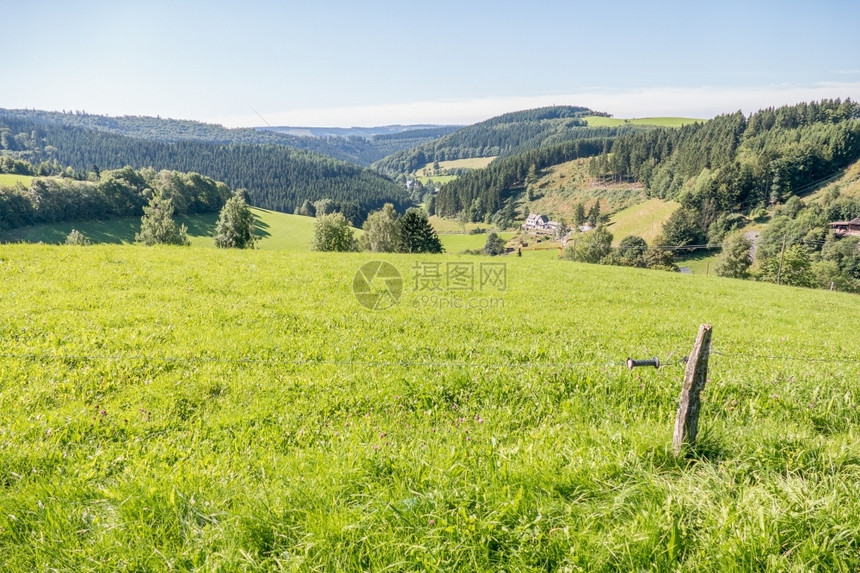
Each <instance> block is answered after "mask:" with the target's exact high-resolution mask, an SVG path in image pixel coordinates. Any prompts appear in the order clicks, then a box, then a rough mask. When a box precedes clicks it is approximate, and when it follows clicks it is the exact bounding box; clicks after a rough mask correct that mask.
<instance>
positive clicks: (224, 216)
mask: <svg viewBox="0 0 860 573" xmlns="http://www.w3.org/2000/svg"><path fill="white" fill-rule="evenodd" d="M255 223H256V220H255V218H254V214H253V213H251V209H249V208H248V205H247V204H246V203H245V200H244V199H243V198H242V197H241V196H240V195H234V196H233V197H231V198H230V199H229V200H228V201H227V203H226V204H225V205H224V207H223V208H222V209H221V214H220V215H219V216H218V222H217V223H215V246H216V247H218V248H220V249H253V248H254V243H255V242H256V241H257V237H256V236H254V225H255Z"/></svg>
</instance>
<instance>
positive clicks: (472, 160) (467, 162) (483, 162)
mask: <svg viewBox="0 0 860 573" xmlns="http://www.w3.org/2000/svg"><path fill="white" fill-rule="evenodd" d="M495 158H496V156H495V155H494V156H492V157H469V158H466V159H452V160H450V161H440V162H439V168H440V169H442V170H445V169H483V168H484V167H486V166H487V165H489V164H490V163H492V161H493V159H495ZM425 169H429V170H431V171H432V170H433V162H432V161H431V162H430V163H428V164H427V165H425V166H424V167H421V168H420V169H416V170H415V173H416V174H421V173H422V172H423V171H424V170H425Z"/></svg>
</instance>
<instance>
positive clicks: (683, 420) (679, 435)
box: [672, 324, 711, 456]
mask: <svg viewBox="0 0 860 573" xmlns="http://www.w3.org/2000/svg"><path fill="white" fill-rule="evenodd" d="M710 353H711V325H710V324H703V325H702V326H700V327H699V335H698V336H697V337H696V344H695V345H693V353H692V354H690V358H689V359H688V360H687V369H686V371H685V372H684V385H683V387H682V388H681V399H680V401H679V402H678V417H677V418H676V419H675V434H674V436H673V438H672V450H673V451H674V452H675V455H676V456H677V455H680V454H681V451H682V450H683V448H684V444H685V443H686V444H689V445H691V446H692V445H693V444H695V443H696V434H697V433H698V431H699V407H700V405H701V403H700V401H699V394H700V393H701V392H702V390H703V389H704V387H705V382H706V381H707V378H708V356H709V355H710Z"/></svg>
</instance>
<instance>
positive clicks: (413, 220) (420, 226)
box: [397, 207, 442, 253]
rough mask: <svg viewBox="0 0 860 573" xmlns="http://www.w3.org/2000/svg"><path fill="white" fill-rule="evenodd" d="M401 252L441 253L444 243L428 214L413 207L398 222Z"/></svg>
mask: <svg viewBox="0 0 860 573" xmlns="http://www.w3.org/2000/svg"><path fill="white" fill-rule="evenodd" d="M397 229H398V235H399V238H400V250H401V251H402V252H404V253H441V252H442V243H441V242H440V241H439V236H438V235H436V230H435V229H433V227H432V226H431V225H430V221H429V220H428V219H427V213H425V212H424V210H423V209H418V208H415V207H413V208H412V209H409V210H408V211H406V214H405V215H403V216H402V217H401V218H400V219H399V220H398V221H397Z"/></svg>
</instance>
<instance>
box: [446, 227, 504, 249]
mask: <svg viewBox="0 0 860 573" xmlns="http://www.w3.org/2000/svg"><path fill="white" fill-rule="evenodd" d="M488 234H489V233H480V234H474V235H471V234H463V233H445V234H442V235H439V240H440V241H441V242H442V247H443V248H444V249H445V252H446V253H461V252H463V251H466V250H470V251H471V250H475V249H478V250H480V249H483V248H484V245H486V244H487V235H488ZM498 235H499V236H500V237H501V238H503V239H505V240H506V241H509V240H511V239H512V238H513V237H514V235H515V233H512V232H502V233H498Z"/></svg>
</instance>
